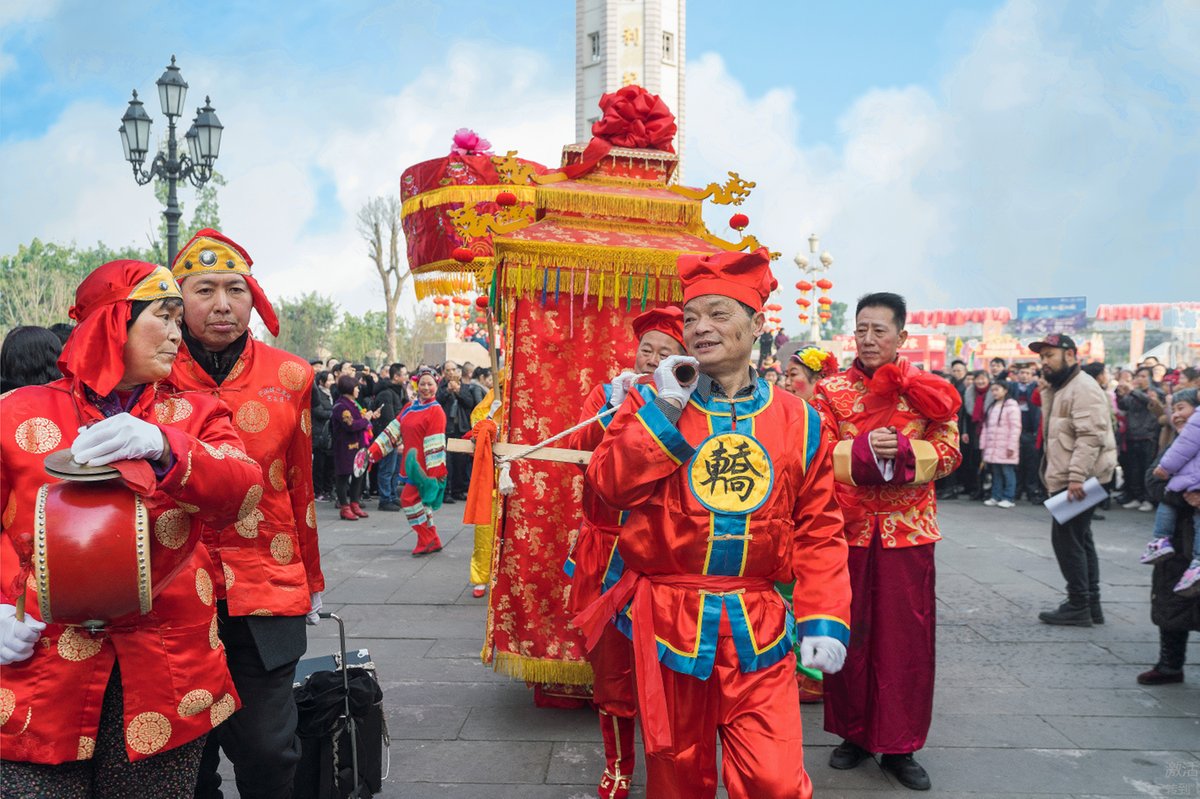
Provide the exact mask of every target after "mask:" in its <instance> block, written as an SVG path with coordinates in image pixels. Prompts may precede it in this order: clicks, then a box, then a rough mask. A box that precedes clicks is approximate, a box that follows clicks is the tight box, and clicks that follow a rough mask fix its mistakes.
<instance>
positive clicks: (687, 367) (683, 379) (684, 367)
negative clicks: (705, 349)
mask: <svg viewBox="0 0 1200 799" xmlns="http://www.w3.org/2000/svg"><path fill="white" fill-rule="evenodd" d="M674 372H675V379H676V380H678V381H679V385H681V386H686V385H688V384H689V383H691V382H692V381H693V380H695V379H696V367H694V366H692V365H691V364H690V363H681V364H679V365H678V366H676V367H675V370H674Z"/></svg>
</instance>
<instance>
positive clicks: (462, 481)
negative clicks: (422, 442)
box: [446, 433, 473, 495]
mask: <svg viewBox="0 0 1200 799" xmlns="http://www.w3.org/2000/svg"><path fill="white" fill-rule="evenodd" d="M446 438H462V436H461V435H458V434H449V433H447V434H446ZM472 463H473V461H472V458H471V456H470V455H469V454H467V453H466V452H447V453H446V494H447V495H451V494H465V493H467V489H468V488H469V487H470V485H471V465H472Z"/></svg>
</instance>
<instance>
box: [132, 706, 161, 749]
mask: <svg viewBox="0 0 1200 799" xmlns="http://www.w3.org/2000/svg"><path fill="white" fill-rule="evenodd" d="M170 739H171V722H170V721H168V720H167V717H166V716H164V715H163V714H162V713H155V712H153V711H150V712H147V713H138V714H137V715H136V716H134V717H133V720H132V721H130V722H129V726H128V727H126V728H125V742H126V743H128V744H129V748H130V749H132V750H133V751H135V752H137V753H138V754H139V755H152V754H154V753H155V752H157V751H158V750H160V749H162V748H163V747H164V746H166V745H167V741H169V740H170Z"/></svg>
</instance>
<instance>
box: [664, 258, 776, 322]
mask: <svg viewBox="0 0 1200 799" xmlns="http://www.w3.org/2000/svg"><path fill="white" fill-rule="evenodd" d="M678 268H679V279H680V280H681V281H683V302H684V304H685V305H686V304H687V302H688V301H689V300H692V299H694V298H696V297H699V296H701V295H704V294H720V295H721V296H723V297H732V298H733V299H735V300H737V301H738V302H742V303H745V304H746V305H749V306H750V307H751V308H753V309H754V310H755V311H761V310H762V309H763V303H765V302H766V301H767V297H769V296H770V294H771V292H772V291H774V290H775V287H776V286H778V285H779V283H778V282H777V281H776V280H775V276H774V275H772V274H771V256H770V253H769V252H768V251H767V249H766V248H765V247H760V248H759V249H757V250H755V251H754V252H719V253H715V254H713V255H681V256H679V261H678Z"/></svg>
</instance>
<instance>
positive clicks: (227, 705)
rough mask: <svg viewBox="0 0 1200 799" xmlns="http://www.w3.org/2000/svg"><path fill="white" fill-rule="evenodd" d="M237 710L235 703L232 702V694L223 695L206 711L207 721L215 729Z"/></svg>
mask: <svg viewBox="0 0 1200 799" xmlns="http://www.w3.org/2000/svg"><path fill="white" fill-rule="evenodd" d="M235 709H237V702H235V701H234V699H233V695H232V694H225V695H224V696H222V697H221V698H220V699H218V700H217V701H216V702H215V703H214V704H213V706H212V708H211V709H210V710H209V711H208V720H209V721H211V722H212V725H213V726H214V727H216V726H217V725H218V724H220V723H221V722H223V721H224V720H225V719H227V718H229V717H230V716H232V715H233V711H234V710H235Z"/></svg>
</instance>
